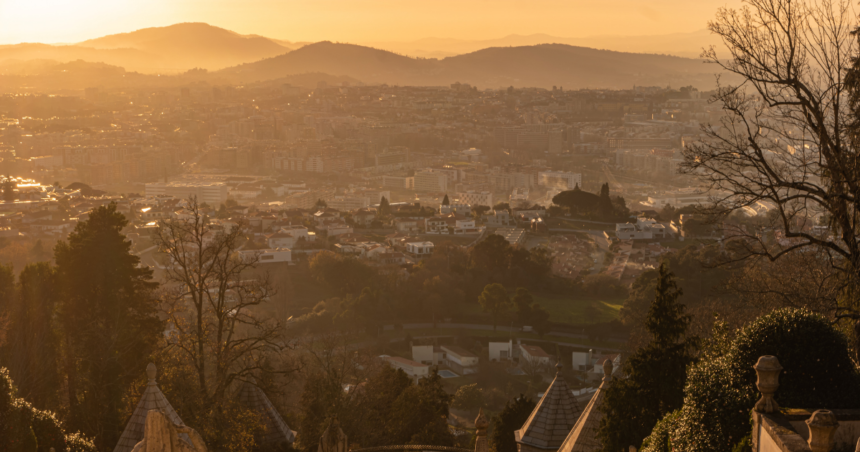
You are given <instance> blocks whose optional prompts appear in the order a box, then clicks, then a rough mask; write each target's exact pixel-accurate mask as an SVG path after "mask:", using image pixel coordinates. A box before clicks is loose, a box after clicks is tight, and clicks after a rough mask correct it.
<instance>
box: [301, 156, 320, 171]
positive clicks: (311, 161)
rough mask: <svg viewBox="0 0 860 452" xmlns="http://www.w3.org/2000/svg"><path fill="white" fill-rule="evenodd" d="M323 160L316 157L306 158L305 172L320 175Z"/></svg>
mask: <svg viewBox="0 0 860 452" xmlns="http://www.w3.org/2000/svg"><path fill="white" fill-rule="evenodd" d="M323 170H324V168H323V159H322V157H320V156H318V155H314V156H311V157H308V159H307V160H306V161H305V171H310V172H313V173H321V172H323Z"/></svg>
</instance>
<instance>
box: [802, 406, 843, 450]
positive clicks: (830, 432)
mask: <svg viewBox="0 0 860 452" xmlns="http://www.w3.org/2000/svg"><path fill="white" fill-rule="evenodd" d="M806 425H807V426H808V427H809V440H808V442H809V448H810V449H811V450H812V452H830V449H832V448H833V437H834V436H836V429H837V428H838V427H839V422H838V421H837V420H836V415H835V414H833V412H832V411H829V410H817V411H815V412H814V413H812V416H810V417H809V419H807V420H806Z"/></svg>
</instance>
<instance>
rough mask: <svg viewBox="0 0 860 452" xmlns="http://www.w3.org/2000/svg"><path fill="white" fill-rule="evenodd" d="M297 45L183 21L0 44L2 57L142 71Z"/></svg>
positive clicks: (209, 63) (202, 64)
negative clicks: (60, 41) (65, 39)
mask: <svg viewBox="0 0 860 452" xmlns="http://www.w3.org/2000/svg"><path fill="white" fill-rule="evenodd" d="M295 47H297V46H292V47H291V43H289V42H287V41H275V40H272V39H269V38H265V37H262V36H244V35H240V34H238V33H235V32H233V31H230V30H225V29H223V28H219V27H213V26H211V25H208V24H204V23H181V24H175V25H170V26H167V27H153V28H144V29H141V30H137V31H132V32H129V33H120V34H115V35H109V36H103V37H101V38H96V39H90V40H87V41H84V42H80V43H77V44H73V45H48V44H16V45H11V46H0V63H2V62H3V61H5V60H30V59H50V60H55V61H58V62H62V63H64V62H69V61H76V60H85V61H90V62H103V63H106V64H110V65H115V66H122V67H124V68H126V69H128V70H130V71H138V72H146V73H178V72H184V71H187V70H189V69H192V68H203V69H208V70H217V69H222V68H225V67H230V66H235V65H237V64H242V63H248V62H252V61H258V60H261V59H263V58H268V57H272V56H276V55H280V54H283V53H286V52H289V51H290V50H292V49H294V48H295Z"/></svg>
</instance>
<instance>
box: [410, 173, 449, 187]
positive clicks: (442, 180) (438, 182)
mask: <svg viewBox="0 0 860 452" xmlns="http://www.w3.org/2000/svg"><path fill="white" fill-rule="evenodd" d="M413 183H414V184H415V186H414V188H415V191H424V192H444V191H447V190H448V177H447V176H446V175H445V174H443V173H440V172H436V171H432V170H425V171H421V172H418V173H415V178H414V182H413Z"/></svg>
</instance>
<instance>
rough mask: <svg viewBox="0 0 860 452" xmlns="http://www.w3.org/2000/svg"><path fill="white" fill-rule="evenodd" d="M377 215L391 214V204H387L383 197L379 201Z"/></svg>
mask: <svg viewBox="0 0 860 452" xmlns="http://www.w3.org/2000/svg"><path fill="white" fill-rule="evenodd" d="M379 214H380V215H390V214H391V204H389V202H388V199H386V198H385V196H383V197H382V199H381V200H380V201H379Z"/></svg>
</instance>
